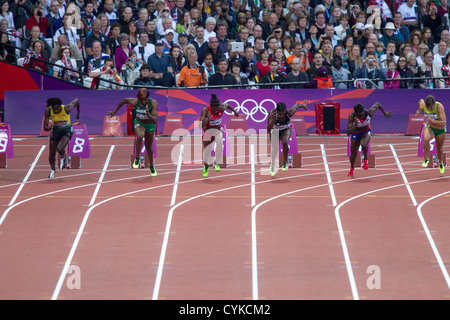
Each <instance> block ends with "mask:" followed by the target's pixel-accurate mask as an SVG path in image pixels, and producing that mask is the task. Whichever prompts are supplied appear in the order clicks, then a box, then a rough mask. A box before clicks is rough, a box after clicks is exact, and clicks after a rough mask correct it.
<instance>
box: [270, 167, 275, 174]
mask: <svg viewBox="0 0 450 320" xmlns="http://www.w3.org/2000/svg"><path fill="white" fill-rule="evenodd" d="M270 175H271V176H272V177H273V176H274V175H275V166H274V165H273V164H271V165H270Z"/></svg>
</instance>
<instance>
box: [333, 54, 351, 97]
mask: <svg viewBox="0 0 450 320" xmlns="http://www.w3.org/2000/svg"><path fill="white" fill-rule="evenodd" d="M331 72H332V73H333V82H334V87H335V88H336V89H349V88H350V82H348V80H352V74H351V72H350V71H348V69H346V68H344V67H343V64H342V57H341V56H334V58H333V66H332V67H331ZM338 81H347V82H338Z"/></svg>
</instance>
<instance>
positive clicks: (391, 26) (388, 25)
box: [384, 22, 395, 30]
mask: <svg viewBox="0 0 450 320" xmlns="http://www.w3.org/2000/svg"><path fill="white" fill-rule="evenodd" d="M384 29H386V30H395V26H394V23H392V22H388V23H386V26H385V27H384Z"/></svg>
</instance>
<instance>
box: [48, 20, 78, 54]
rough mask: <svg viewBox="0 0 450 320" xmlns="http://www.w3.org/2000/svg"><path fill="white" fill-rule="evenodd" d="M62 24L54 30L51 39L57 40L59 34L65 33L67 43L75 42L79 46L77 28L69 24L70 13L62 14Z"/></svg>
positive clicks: (70, 21)
mask: <svg viewBox="0 0 450 320" xmlns="http://www.w3.org/2000/svg"><path fill="white" fill-rule="evenodd" d="M62 19H63V26H62V27H61V28H59V29H58V30H56V32H55V35H54V37H53V41H55V42H56V43H57V42H58V37H59V35H61V34H65V35H66V36H67V39H68V40H69V44H75V45H77V47H78V48H81V40H80V35H79V34H78V33H77V29H76V28H75V27H73V26H71V23H72V18H71V16H70V15H68V14H65V15H64V16H63V18H62Z"/></svg>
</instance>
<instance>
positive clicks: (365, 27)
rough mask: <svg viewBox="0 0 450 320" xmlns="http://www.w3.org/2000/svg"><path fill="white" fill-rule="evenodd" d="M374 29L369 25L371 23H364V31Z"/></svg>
mask: <svg viewBox="0 0 450 320" xmlns="http://www.w3.org/2000/svg"><path fill="white" fill-rule="evenodd" d="M373 28H374V27H373V24H371V23H366V25H365V26H364V30H366V29H373Z"/></svg>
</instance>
